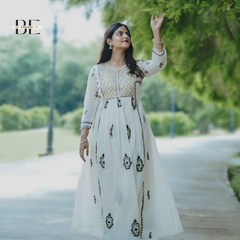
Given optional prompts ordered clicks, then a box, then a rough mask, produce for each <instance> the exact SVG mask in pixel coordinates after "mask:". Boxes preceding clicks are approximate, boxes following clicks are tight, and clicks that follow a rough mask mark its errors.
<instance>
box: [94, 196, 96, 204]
mask: <svg viewBox="0 0 240 240" xmlns="http://www.w3.org/2000/svg"><path fill="white" fill-rule="evenodd" d="M93 199H94V203H96V196H95V195H94V196H93Z"/></svg>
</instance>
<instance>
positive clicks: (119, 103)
mask: <svg viewBox="0 0 240 240" xmlns="http://www.w3.org/2000/svg"><path fill="white" fill-rule="evenodd" d="M121 106H122V103H121V99H118V107H121Z"/></svg>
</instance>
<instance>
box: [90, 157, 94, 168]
mask: <svg viewBox="0 0 240 240" xmlns="http://www.w3.org/2000/svg"><path fill="white" fill-rule="evenodd" d="M90 163H91V167H92V165H93V162H92V159H90Z"/></svg>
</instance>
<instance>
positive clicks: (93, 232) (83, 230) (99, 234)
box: [71, 227, 184, 240]
mask: <svg viewBox="0 0 240 240" xmlns="http://www.w3.org/2000/svg"><path fill="white" fill-rule="evenodd" d="M71 229H75V230H77V231H78V232H79V233H82V234H85V235H87V236H89V235H90V236H93V237H97V238H99V239H103V240H107V239H106V238H103V230H101V229H96V228H77V227H72V228H71ZM180 233H184V231H183V230H179V231H177V232H175V233H172V234H169V235H162V236H159V237H156V238H152V237H151V238H149V237H147V238H141V237H140V236H139V239H151V240H164V239H163V238H167V237H172V236H175V235H177V234H180Z"/></svg>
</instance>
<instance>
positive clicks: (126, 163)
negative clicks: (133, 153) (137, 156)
mask: <svg viewBox="0 0 240 240" xmlns="http://www.w3.org/2000/svg"><path fill="white" fill-rule="evenodd" d="M123 165H124V167H125V168H126V169H130V167H131V165H132V161H131V159H130V157H128V155H127V154H126V153H125V157H124V158H123Z"/></svg>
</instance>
